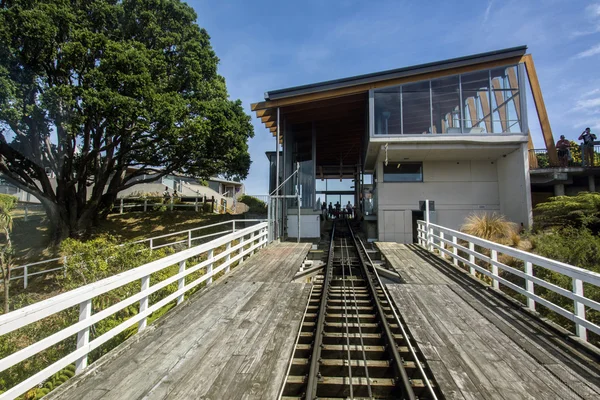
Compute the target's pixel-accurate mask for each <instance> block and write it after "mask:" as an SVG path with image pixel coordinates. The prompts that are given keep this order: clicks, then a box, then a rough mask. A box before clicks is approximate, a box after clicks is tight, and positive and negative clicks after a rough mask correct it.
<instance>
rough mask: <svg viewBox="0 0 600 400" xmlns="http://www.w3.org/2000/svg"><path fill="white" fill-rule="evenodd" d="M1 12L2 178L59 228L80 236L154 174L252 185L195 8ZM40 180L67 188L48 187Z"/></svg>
mask: <svg viewBox="0 0 600 400" xmlns="http://www.w3.org/2000/svg"><path fill="white" fill-rule="evenodd" d="M0 4H1V6H0V126H1V127H2V128H1V129H0V136H1V139H3V140H2V142H4V143H5V144H4V145H2V146H0V156H1V158H2V162H3V163H5V164H6V168H5V169H4V171H3V173H4V174H5V175H6V178H7V179H8V180H9V181H11V182H13V183H15V184H17V185H18V186H20V187H22V188H28V190H30V191H31V192H32V193H33V194H34V195H36V196H37V197H39V198H43V199H44V200H45V202H44V206H45V207H46V208H47V209H48V211H49V212H48V215H49V218H51V219H56V221H53V223H54V226H55V227H57V228H60V229H62V230H64V229H67V230H68V232H67V234H70V235H72V236H79V235H80V234H81V233H82V231H83V232H85V231H86V230H87V229H89V227H90V225H91V224H92V221H94V220H95V218H91V217H90V216H95V215H98V216H99V217H100V218H102V217H103V216H105V215H106V214H107V213H108V210H110V207H111V206H112V205H113V204H114V201H115V199H116V195H117V193H118V192H119V191H121V190H123V189H124V188H126V187H128V185H130V184H131V183H133V182H134V179H137V178H141V177H143V176H144V175H147V174H149V173H151V172H154V171H156V170H160V173H156V174H154V175H153V176H152V177H150V178H148V176H146V179H145V181H155V180H156V179H159V178H160V177H161V176H162V175H165V174H168V173H173V172H178V173H184V174H191V175H194V176H200V177H205V178H206V177H209V176H213V175H221V174H223V175H226V176H232V177H239V178H244V177H246V176H247V174H248V170H249V167H250V155H249V153H248V144H247V140H248V139H249V138H250V137H252V136H253V135H254V133H253V127H252V124H251V121H250V117H249V116H248V115H246V114H245V113H244V109H243V107H242V104H241V101H240V100H230V99H229V98H228V93H227V89H226V85H225V80H224V78H223V77H222V76H220V75H219V74H218V73H217V64H218V58H217V56H216V54H215V52H214V50H213V49H212V47H211V45H210V37H209V35H208V33H207V32H206V31H205V30H204V29H201V28H200V27H199V26H198V25H197V24H196V20H197V15H196V13H195V12H194V10H193V9H192V8H191V7H190V6H188V5H187V4H185V3H183V2H181V1H179V0H123V1H106V0H90V1H64V0H60V1H50V2H49V1H46V0H6V1H2V2H1V3H0ZM46 168H49V169H50V170H52V171H54V172H55V173H56V174H57V175H58V176H68V177H70V178H69V179H59V180H57V186H56V187H54V186H53V185H51V184H50V181H49V178H48V177H47V174H46V173H45V169H46ZM24 177H36V179H38V180H40V183H39V184H37V185H36V184H33V183H31V181H30V180H29V179H26V178H24ZM89 182H94V183H95V185H96V187H98V186H100V187H102V188H104V187H106V188H107V190H106V191H104V192H103V190H94V189H92V188H90V187H89V185H88V183H89ZM142 182H144V181H142Z"/></svg>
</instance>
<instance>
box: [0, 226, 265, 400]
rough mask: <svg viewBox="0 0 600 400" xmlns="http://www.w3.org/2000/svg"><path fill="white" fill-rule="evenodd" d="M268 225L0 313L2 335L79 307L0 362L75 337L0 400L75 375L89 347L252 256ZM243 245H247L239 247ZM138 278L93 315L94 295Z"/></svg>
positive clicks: (0, 364)
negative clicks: (126, 293) (153, 278)
mask: <svg viewBox="0 0 600 400" xmlns="http://www.w3.org/2000/svg"><path fill="white" fill-rule="evenodd" d="M267 226H268V224H267V223H266V222H262V223H259V224H257V225H254V226H251V227H249V228H245V229H241V230H239V231H236V232H232V233H230V234H228V235H227V236H224V237H221V238H218V239H215V240H213V241H211V242H208V243H204V244H201V245H199V246H196V247H192V248H190V249H187V250H184V251H181V252H179V253H175V254H172V255H170V256H167V257H164V258H162V259H159V260H156V261H152V262H150V263H147V264H144V265H142V266H140V267H137V268H134V269H131V270H128V271H124V272H122V273H119V274H117V275H114V276H111V277H109V278H105V279H102V280H100V281H97V282H94V283H91V284H89V285H85V286H82V287H80V288H77V289H74V290H71V291H69V292H66V293H62V294H59V295H58V296H55V297H52V298H50V299H47V300H43V301H40V302H38V303H35V304H32V305H30V306H27V307H24V308H21V309H18V310H15V311H13V312H10V313H8V314H4V315H0V335H5V334H8V333H10V332H13V331H15V330H17V329H20V328H22V327H24V326H27V325H29V324H31V323H34V322H37V321H40V320H42V319H44V318H47V317H49V316H51V315H54V314H56V313H59V312H61V311H63V310H66V309H68V308H70V307H73V306H77V305H79V310H80V312H79V321H78V322H76V323H75V324H73V325H71V326H69V327H67V328H64V329H62V330H61V331H58V332H56V333H54V334H52V335H50V336H48V337H46V338H44V339H42V340H40V341H38V342H36V343H33V344H31V345H29V346H28V347H25V348H23V349H21V350H18V351H16V352H15V353H12V354H11V355H9V356H7V357H5V358H3V359H1V360H0V372H2V371H4V370H6V369H8V368H10V367H11V366H13V365H15V364H18V363H20V362H22V361H24V360H26V359H28V358H29V357H32V356H34V355H36V354H38V353H39V352H41V351H43V350H45V349H47V348H49V347H51V346H53V345H55V344H57V343H59V342H61V341H63V340H65V339H68V338H69V337H72V336H74V335H77V349H76V350H75V351H73V352H72V353H70V354H68V355H67V356H65V357H63V358H62V359H60V360H58V361H55V362H54V363H53V364H51V365H50V366H48V367H46V368H45V369H43V370H42V371H40V372H38V373H36V374H34V375H32V376H31V377H29V378H27V379H25V380H24V381H23V382H21V383H19V384H17V385H15V386H14V387H12V388H10V389H8V390H7V391H6V392H4V393H2V394H0V400H4V399H14V398H16V397H18V396H19V395H21V394H22V393H24V392H25V391H27V390H29V389H30V388H32V387H34V386H35V385H38V384H40V383H42V382H44V381H45V380H46V379H48V378H49V377H51V376H52V375H53V374H55V373H57V372H58V371H60V370H61V369H63V368H65V367H66V366H68V365H69V364H72V363H74V362H75V364H76V374H79V373H81V372H82V371H83V370H84V369H85V368H86V367H87V356H88V354H89V353H90V352H91V351H92V350H94V349H96V348H97V347H99V346H100V345H102V344H104V343H106V342H107V341H108V340H110V339H112V338H113V337H115V336H116V335H118V334H119V333H121V332H123V331H124V330H125V329H127V328H129V327H130V326H132V325H134V324H136V323H137V324H138V332H139V331H142V330H143V329H145V327H146V323H147V318H148V317H149V316H150V315H151V314H152V313H153V312H155V311H157V310H159V309H160V308H162V307H163V306H165V305H167V304H168V303H170V302H172V301H174V300H177V304H178V305H179V304H180V303H181V302H183V299H184V296H183V295H184V294H185V293H186V292H188V291H189V290H191V289H192V288H194V287H196V286H198V285H199V284H201V283H203V282H206V285H210V284H211V283H212V281H213V277H214V276H215V275H216V274H218V273H219V272H221V271H223V270H225V273H227V272H228V271H229V269H230V266H231V265H232V264H234V263H236V262H237V261H238V260H239V261H240V262H241V261H243V259H244V257H245V256H251V255H252V254H254V252H255V251H256V250H258V249H260V248H262V247H264V246H266V244H267ZM236 240H239V242H238V243H237V244H234V243H233V242H234V241H236ZM224 245H226V247H225V249H224V250H223V251H221V252H220V253H219V254H216V255H215V254H214V253H213V251H214V250H215V249H217V248H219V247H221V246H224ZM246 246H248V248H244V247H246ZM205 253H206V254H207V259H206V260H205V261H202V262H200V263H198V264H196V265H193V266H188V267H187V268H186V261H187V260H189V259H190V258H192V257H197V256H199V255H201V254H205ZM219 260H223V262H222V263H221V264H220V265H219V266H218V267H215V263H216V262H217V261H219ZM176 264H179V272H177V273H176V274H174V275H173V276H170V277H169V278H167V279H165V280H163V281H160V282H157V283H155V284H154V285H152V286H150V275H151V274H153V273H155V272H158V271H161V270H163V269H165V268H168V267H170V266H172V265H176ZM201 269H204V270H205V274H204V275H202V276H200V277H199V278H197V279H196V280H194V281H192V282H189V283H186V277H187V276H188V275H190V274H192V273H194V272H197V271H199V270H201ZM137 280H140V281H141V289H140V291H139V292H138V293H135V294H133V295H131V296H130V297H128V298H126V299H123V300H121V301H120V302H118V303H116V304H114V305H112V306H110V307H108V308H106V309H104V310H101V311H98V312H96V313H94V314H93V315H92V313H91V302H92V300H93V299H94V298H95V297H97V296H99V295H101V294H104V293H107V292H109V291H111V290H114V289H116V288H119V287H121V286H124V285H126V284H128V283H132V282H135V281H137ZM175 282H178V283H179V285H178V289H177V290H176V291H175V292H173V293H171V294H169V295H168V296H166V297H165V298H163V299H161V300H160V301H158V302H156V303H154V304H152V305H151V306H149V304H148V298H149V296H150V295H151V294H153V293H156V292H157V291H158V290H160V289H163V288H165V287H166V286H168V285H170V284H173V283H175ZM136 302H139V305H140V306H139V313H138V314H137V315H135V316H133V317H131V318H129V319H128V320H126V321H123V322H122V323H121V324H119V325H117V326H116V327H114V328H112V329H111V330H109V331H108V332H105V333H104V334H102V335H101V336H98V337H96V338H94V339H93V340H91V341H90V338H89V333H90V329H91V328H92V326H93V325H94V324H96V323H98V322H99V321H101V320H103V319H105V318H106V317H109V316H110V315H112V314H114V313H115V312H118V311H120V310H122V309H124V308H125V307H127V306H130V305H132V304H135V303H136Z"/></svg>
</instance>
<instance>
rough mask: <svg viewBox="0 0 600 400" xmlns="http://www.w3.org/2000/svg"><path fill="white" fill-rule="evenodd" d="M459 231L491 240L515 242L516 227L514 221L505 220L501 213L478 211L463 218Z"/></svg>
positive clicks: (504, 242)
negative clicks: (463, 221)
mask: <svg viewBox="0 0 600 400" xmlns="http://www.w3.org/2000/svg"><path fill="white" fill-rule="evenodd" d="M461 231H463V232H465V233H467V234H469V235H473V236H477V237H480V238H482V239H486V240H491V241H493V242H497V243H503V244H513V243H514V242H517V238H516V237H515V234H516V233H518V228H517V225H516V224H515V223H513V222H510V221H507V220H506V218H505V217H504V216H503V215H500V214H497V213H492V214H488V213H478V214H471V215H469V216H468V217H467V218H466V219H465V223H464V224H463V226H462V227H461ZM517 243H518V242H517Z"/></svg>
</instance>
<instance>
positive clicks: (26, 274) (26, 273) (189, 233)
mask: <svg viewBox="0 0 600 400" xmlns="http://www.w3.org/2000/svg"><path fill="white" fill-rule="evenodd" d="M264 221H265V220H263V219H233V220H229V221H222V222H217V223H214V224H210V225H204V226H199V227H196V228H192V229H187V230H185V231H179V232H172V233H167V234H164V235H160V236H153V237H151V238H147V239H140V240H136V241H134V242H127V243H123V244H120V245H119V247H121V246H127V245H132V244H142V243H149V246H150V250H156V249H160V248H162V247H167V246H173V245H176V244H181V243H185V242H187V244H188V247H191V245H192V243H193V242H194V241H196V240H200V239H206V238H207V237H211V236H216V235H219V234H226V233H229V232H233V231H235V223H236V222H240V223H241V222H244V223H245V222H264ZM227 224H232V229H231V230H225V231H220V232H216V233H211V234H208V235H203V236H196V237H192V232H196V231H199V230H202V229H207V228H214V227H216V226H220V225H227ZM184 234H187V236H188V237H187V239H184V240H179V241H176V242H169V243H163V244H160V245H154V241H155V240H159V239H164V238H167V237H171V236H179V235H184ZM61 260H62V266H61V267H59V268H51V269H47V270H42V271H37V272H33V273H31V272H29V271H28V268H29V267H33V266H37V265H41V264H46V263H50V262H56V261H61ZM66 263H67V257H66V256H63V257H54V258H49V259H46V260H40V261H35V262H32V263H28V264H24V265H17V266H14V267H12V268H11V271H12V272H14V271H16V270H20V269H22V270H23V274H22V275H17V276H11V277H10V280H11V281H14V280H17V279H23V287H24V288H25V289H27V285H28V279H27V278H28V277H29V276H35V275H41V274H44V273H47V272H54V271H57V270H61V269H64V268H66V267H65V266H66ZM3 281H4V280H3V279H0V282H3Z"/></svg>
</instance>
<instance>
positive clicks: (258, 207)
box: [238, 195, 267, 214]
mask: <svg viewBox="0 0 600 400" xmlns="http://www.w3.org/2000/svg"><path fill="white" fill-rule="evenodd" d="M238 201H239V202H240V203H244V204H245V205H247V206H248V212H249V213H251V214H266V213H267V203H265V202H264V201H261V200H259V199H257V198H256V197H252V196H248V195H243V196H240V197H239V198H238Z"/></svg>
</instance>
